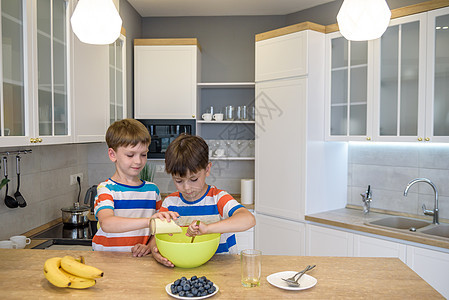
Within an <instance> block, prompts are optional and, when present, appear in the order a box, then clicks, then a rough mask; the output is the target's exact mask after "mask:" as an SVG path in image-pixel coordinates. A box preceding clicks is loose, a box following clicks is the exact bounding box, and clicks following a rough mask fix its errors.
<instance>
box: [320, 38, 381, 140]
mask: <svg viewBox="0 0 449 300" xmlns="http://www.w3.org/2000/svg"><path fill="white" fill-rule="evenodd" d="M326 49H327V54H326V65H327V66H328V68H327V70H328V72H327V74H326V76H327V83H328V86H327V89H326V100H327V103H328V105H327V110H326V118H325V119H326V121H327V124H326V130H327V134H326V136H327V139H328V140H370V139H371V137H370V132H371V119H370V115H369V113H368V112H369V111H370V109H371V107H370V105H371V103H372V93H371V92H370V86H369V85H368V82H370V81H371V77H372V73H371V72H372V70H371V64H370V61H371V59H372V50H371V43H369V42H366V41H363V42H355V41H348V40H346V39H345V38H344V37H342V36H341V35H340V33H333V34H328V35H327V39H326Z"/></svg>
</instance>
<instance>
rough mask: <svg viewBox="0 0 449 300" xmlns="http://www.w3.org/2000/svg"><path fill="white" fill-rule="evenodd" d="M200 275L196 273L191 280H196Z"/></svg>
mask: <svg viewBox="0 0 449 300" xmlns="http://www.w3.org/2000/svg"><path fill="white" fill-rule="evenodd" d="M197 278H198V277H196V275H193V276H192V277H191V278H190V280H196V279H197Z"/></svg>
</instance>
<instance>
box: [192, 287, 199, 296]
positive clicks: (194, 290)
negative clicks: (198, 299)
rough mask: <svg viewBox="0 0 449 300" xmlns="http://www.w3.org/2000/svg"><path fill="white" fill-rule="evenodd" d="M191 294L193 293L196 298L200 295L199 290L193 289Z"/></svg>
mask: <svg viewBox="0 0 449 300" xmlns="http://www.w3.org/2000/svg"><path fill="white" fill-rule="evenodd" d="M191 292H192V294H193V295H194V296H196V294H198V289H197V288H193V289H192V290H191Z"/></svg>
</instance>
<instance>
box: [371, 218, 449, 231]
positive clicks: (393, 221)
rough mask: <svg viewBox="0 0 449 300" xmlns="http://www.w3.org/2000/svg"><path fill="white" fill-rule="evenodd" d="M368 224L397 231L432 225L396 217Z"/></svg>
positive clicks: (448, 229)
mask: <svg viewBox="0 0 449 300" xmlns="http://www.w3.org/2000/svg"><path fill="white" fill-rule="evenodd" d="M368 224H369V225H377V226H384V227H389V228H395V229H407V230H413V229H412V228H414V229H415V230H416V229H419V228H422V227H425V226H428V225H430V224H431V223H430V222H426V221H422V220H416V219H409V218H404V217H396V216H394V217H386V218H383V219H380V220H376V221H371V222H368ZM447 233H449V227H448V228H447Z"/></svg>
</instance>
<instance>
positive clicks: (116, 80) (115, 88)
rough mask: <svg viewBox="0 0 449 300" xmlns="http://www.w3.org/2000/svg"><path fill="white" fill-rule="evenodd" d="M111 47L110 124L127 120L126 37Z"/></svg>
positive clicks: (121, 37)
mask: <svg viewBox="0 0 449 300" xmlns="http://www.w3.org/2000/svg"><path fill="white" fill-rule="evenodd" d="M125 33H126V31H125V29H124V28H122V32H121V34H120V37H119V38H118V39H117V40H116V41H115V42H114V43H112V44H110V45H109V124H112V123H114V122H115V121H118V120H121V119H123V118H126V113H127V111H126V106H127V101H126V89H127V87H126V36H125Z"/></svg>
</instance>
